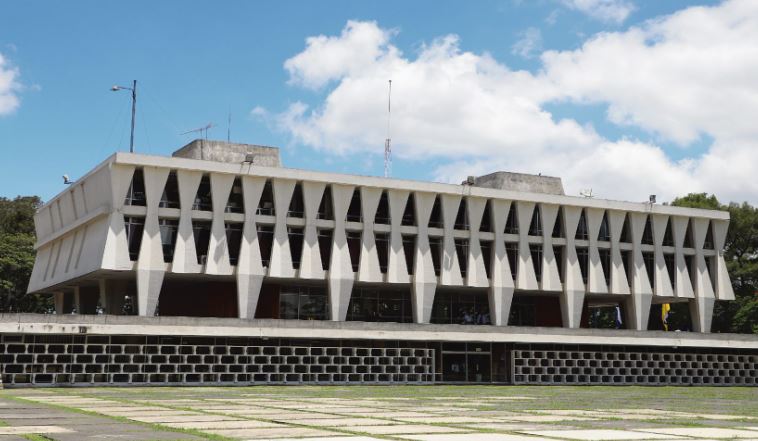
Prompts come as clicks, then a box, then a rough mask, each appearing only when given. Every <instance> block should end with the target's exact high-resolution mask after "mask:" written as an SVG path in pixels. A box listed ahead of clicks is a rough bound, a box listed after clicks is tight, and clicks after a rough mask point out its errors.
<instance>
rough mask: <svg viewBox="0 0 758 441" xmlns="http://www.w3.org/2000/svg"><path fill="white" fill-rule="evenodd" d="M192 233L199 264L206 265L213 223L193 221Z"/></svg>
mask: <svg viewBox="0 0 758 441" xmlns="http://www.w3.org/2000/svg"><path fill="white" fill-rule="evenodd" d="M192 233H193V235H194V236H195V252H196V253H197V263H199V264H200V265H204V264H205V261H206V260H207V259H208V246H209V245H210V241H211V223H210V222H206V221H197V220H193V221H192Z"/></svg>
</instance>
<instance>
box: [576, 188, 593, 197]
mask: <svg viewBox="0 0 758 441" xmlns="http://www.w3.org/2000/svg"><path fill="white" fill-rule="evenodd" d="M579 196H584V197H585V198H587V199H590V198H593V197H594V195H593V194H592V189H591V188H587V189H584V190H582V191H580V192H579Z"/></svg>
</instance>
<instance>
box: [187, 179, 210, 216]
mask: <svg viewBox="0 0 758 441" xmlns="http://www.w3.org/2000/svg"><path fill="white" fill-rule="evenodd" d="M192 209H193V210H200V211H211V210H213V198H212V196H211V178H210V177H209V176H208V175H203V177H202V179H200V186H198V188H197V194H196V195H195V202H194V203H193V204H192Z"/></svg>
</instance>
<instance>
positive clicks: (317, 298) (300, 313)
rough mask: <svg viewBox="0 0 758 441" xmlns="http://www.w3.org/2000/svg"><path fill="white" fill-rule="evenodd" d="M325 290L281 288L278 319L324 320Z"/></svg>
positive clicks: (303, 287)
mask: <svg viewBox="0 0 758 441" xmlns="http://www.w3.org/2000/svg"><path fill="white" fill-rule="evenodd" d="M326 312H327V297H326V290H325V289H323V288H321V287H315V286H282V287H281V291H280V294H279V317H280V318H283V319H292V320H326V318H327V317H326Z"/></svg>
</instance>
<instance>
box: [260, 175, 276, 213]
mask: <svg viewBox="0 0 758 441" xmlns="http://www.w3.org/2000/svg"><path fill="white" fill-rule="evenodd" d="M256 214H262V215H266V216H273V215H274V214H275V213H274V188H273V185H272V184H271V180H268V181H266V184H265V185H264V186H263V192H262V193H261V200H260V202H258V209H257V210H256Z"/></svg>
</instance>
